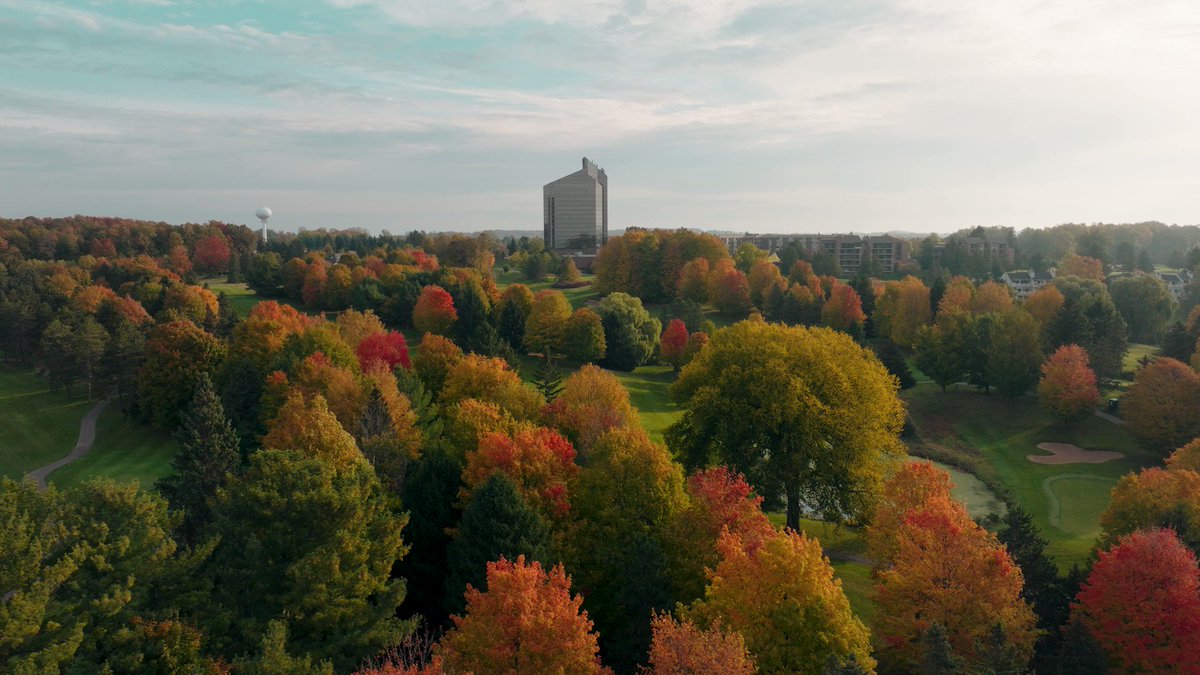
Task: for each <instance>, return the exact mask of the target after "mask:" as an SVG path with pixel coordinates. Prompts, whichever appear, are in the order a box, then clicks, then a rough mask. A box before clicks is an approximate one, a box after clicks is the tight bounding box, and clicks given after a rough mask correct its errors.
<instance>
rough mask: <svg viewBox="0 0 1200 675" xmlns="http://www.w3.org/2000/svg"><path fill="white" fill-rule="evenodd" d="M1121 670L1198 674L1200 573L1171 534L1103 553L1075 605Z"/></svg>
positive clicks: (1128, 541)
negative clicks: (1197, 637) (1197, 638)
mask: <svg viewBox="0 0 1200 675" xmlns="http://www.w3.org/2000/svg"><path fill="white" fill-rule="evenodd" d="M1071 621H1072V623H1074V622H1079V623H1081V624H1083V625H1084V626H1085V627H1086V628H1087V629H1088V630H1089V631H1090V632H1091V634H1092V636H1094V638H1095V639H1096V641H1097V642H1098V643H1099V644H1100V646H1101V647H1102V648H1103V649H1104V652H1105V654H1106V655H1107V657H1108V660H1109V662H1110V663H1111V664H1112V665H1113V666H1114V667H1115V668H1116V669H1117V670H1119V671H1120V672H1129V673H1153V672H1158V673H1168V672H1198V671H1200V668H1198V666H1197V664H1200V641H1198V640H1196V636H1197V635H1200V569H1198V568H1197V566H1196V557H1195V555H1194V554H1193V553H1192V552H1191V551H1189V550H1188V549H1187V548H1185V547H1184V546H1183V545H1182V544H1180V542H1179V539H1178V538H1177V537H1176V536H1175V534H1174V533H1173V532H1172V531H1171V530H1166V529H1151V530H1145V531H1139V532H1134V533H1132V534H1130V535H1128V536H1125V537H1122V538H1121V539H1120V541H1118V542H1117V544H1116V546H1114V547H1113V548H1111V549H1110V550H1107V551H1101V552H1100V555H1099V559H1098V560H1097V561H1096V563H1095V564H1094V565H1093V566H1092V572H1091V574H1089V575H1088V578H1087V581H1085V582H1084V584H1083V588H1082V589H1081V590H1080V591H1079V596H1078V602H1077V603H1076V604H1075V605H1074V606H1073V607H1072V610H1071Z"/></svg>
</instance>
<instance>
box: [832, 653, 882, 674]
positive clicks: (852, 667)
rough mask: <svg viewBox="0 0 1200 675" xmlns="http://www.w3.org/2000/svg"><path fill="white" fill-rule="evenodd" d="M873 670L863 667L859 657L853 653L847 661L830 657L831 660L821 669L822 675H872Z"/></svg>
mask: <svg viewBox="0 0 1200 675" xmlns="http://www.w3.org/2000/svg"><path fill="white" fill-rule="evenodd" d="M870 673H871V671H869V670H867V669H866V668H864V667H863V665H862V664H861V663H859V662H858V657H856V656H854V655H853V654H851V655H850V658H848V659H846V660H845V661H838V660H837V659H835V658H834V657H832V656H831V657H829V661H828V662H827V663H826V664H825V667H824V668H823V669H822V670H821V675H870Z"/></svg>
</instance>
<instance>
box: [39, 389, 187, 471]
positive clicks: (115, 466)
mask: <svg viewBox="0 0 1200 675" xmlns="http://www.w3.org/2000/svg"><path fill="white" fill-rule="evenodd" d="M178 448H179V444H178V443H176V442H175V439H174V438H172V437H171V436H170V435H169V434H166V433H163V432H161V431H158V430H157V429H154V428H152V427H149V426H147V425H145V424H142V423H140V422H138V421H136V420H133V419H130V418H129V417H126V416H125V415H124V414H122V413H121V410H120V407H119V406H117V405H116V403H115V402H114V403H111V404H109V406H108V407H107V408H105V409H104V412H103V413H101V415H100V419H99V420H98V422H97V424H96V442H95V443H94V444H93V445H92V451H91V452H90V453H89V454H88V455H87V456H85V457H83V458H82V459H80V460H79V461H78V462H74V463H72V464H68V465H67V466H64V467H63V468H61V469H59V470H58V471H55V472H54V473H52V474H50V476H49V477H48V478H47V480H48V481H49V482H51V483H54V484H55V485H58V486H59V487H69V486H71V485H75V484H77V483H80V482H82V481H84V480H87V479H88V478H93V477H96V476H103V477H106V478H111V479H113V480H115V481H118V482H122V483H124V482H128V481H131V480H136V481H138V482H139V483H140V484H141V486H142V488H143V489H146V490H153V489H154V483H155V481H157V480H158V479H159V478H162V477H163V476H166V475H167V474H169V473H171V458H172V457H174V456H175V453H176V451H177V450H178Z"/></svg>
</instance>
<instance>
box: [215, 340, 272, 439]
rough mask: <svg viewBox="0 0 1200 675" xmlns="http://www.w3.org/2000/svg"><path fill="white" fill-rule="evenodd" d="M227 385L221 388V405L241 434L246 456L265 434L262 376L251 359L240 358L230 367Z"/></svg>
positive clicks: (226, 379)
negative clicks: (262, 415)
mask: <svg viewBox="0 0 1200 675" xmlns="http://www.w3.org/2000/svg"><path fill="white" fill-rule="evenodd" d="M226 372H227V375H226V378H225V386H224V387H222V388H221V405H222V406H223V407H224V409H225V411H226V417H227V419H228V420H229V423H230V424H231V425H233V428H234V431H236V432H237V436H238V447H240V448H241V451H242V455H243V457H248V456H249V455H250V453H251V452H254V451H255V450H257V449H258V439H259V438H260V437H261V436H262V435H263V434H265V433H266V429H265V428H263V422H262V420H261V419H260V416H261V411H262V395H263V375H262V373H260V372H259V371H258V367H257V366H255V365H254V362H253V361H251V360H250V359H248V358H244V357H243V358H240V359H238V360H236V361H234V362H233V363H231V364H230V365H229V366H228V370H227V371H226Z"/></svg>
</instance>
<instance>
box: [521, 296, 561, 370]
mask: <svg viewBox="0 0 1200 675" xmlns="http://www.w3.org/2000/svg"><path fill="white" fill-rule="evenodd" d="M570 318H571V305H570V303H568V302H567V296H565V295H563V294H562V293H560V292H558V291H551V290H544V291H538V294H537V295H535V296H533V306H532V307H531V308H530V310H529V318H528V319H526V320H525V349H527V350H529V351H530V352H532V353H535V354H545V355H551V354H557V353H558V352H560V351H562V346H563V335H564V333H565V332H566V330H567V321H568V320H570Z"/></svg>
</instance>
